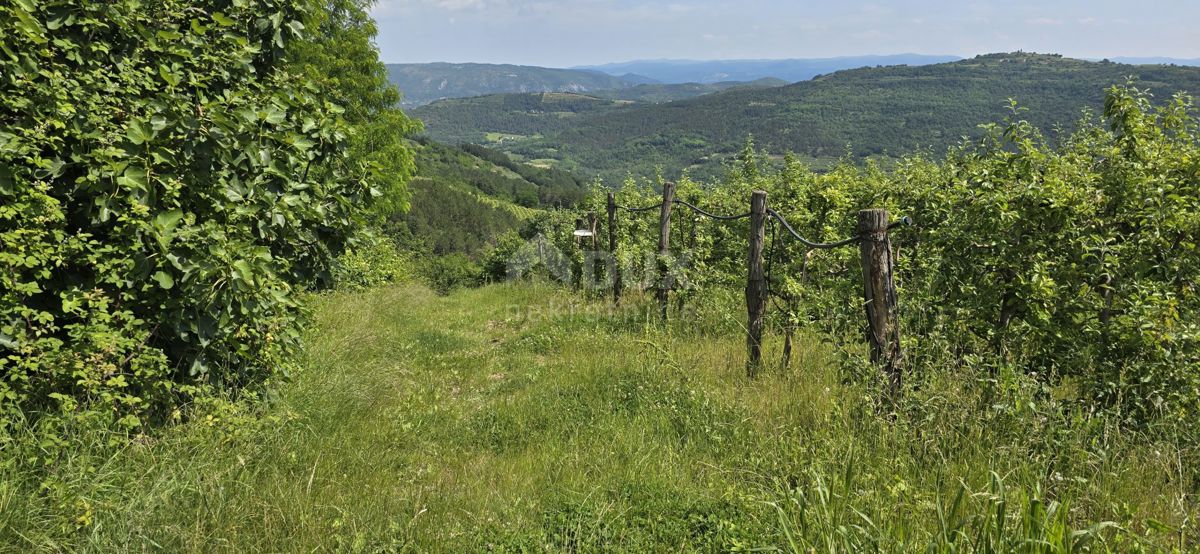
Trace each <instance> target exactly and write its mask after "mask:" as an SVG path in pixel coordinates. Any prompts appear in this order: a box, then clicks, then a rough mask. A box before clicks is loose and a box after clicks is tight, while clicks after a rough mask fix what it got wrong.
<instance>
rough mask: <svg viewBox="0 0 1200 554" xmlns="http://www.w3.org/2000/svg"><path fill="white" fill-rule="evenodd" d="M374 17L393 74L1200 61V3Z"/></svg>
mask: <svg viewBox="0 0 1200 554" xmlns="http://www.w3.org/2000/svg"><path fill="white" fill-rule="evenodd" d="M372 13H373V15H374V16H375V18H376V20H377V21H378V24H379V37H378V44H379V47H380V52H381V57H382V58H383V60H384V61H386V62H397V63H401V62H431V61H451V62H488V63H516V64H527V65H544V66H553V67H565V66H572V65H584V64H597V63H605V62H619V61H627V60H632V59H659V58H691V59H737V58H809V57H831V56H843V55H862V54H898V53H920V54H956V55H960V56H968V55H974V54H980V53H987V52H999V51H1013V50H1026V51H1034V52H1053V53H1059V54H1064V55H1067V56H1073V57H1090V58H1104V57H1118V56H1169V57H1176V58H1200V1H1198V0H1139V1H1129V0H1037V1H1031V0H1008V1H975V0H911V1H905V2H886V1H879V0H876V1H860V0H843V1H838V0H826V1H808V0H795V1H786V0H740V1H737V0H730V1H726V0H699V1H685V0H661V1H660V0H641V1H635V0H558V1H552V0H379V3H378V4H377V5H376V7H375V8H374V10H373V12H372Z"/></svg>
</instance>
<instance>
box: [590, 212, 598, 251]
mask: <svg viewBox="0 0 1200 554" xmlns="http://www.w3.org/2000/svg"><path fill="white" fill-rule="evenodd" d="M588 231H591V232H592V251H593V252H595V251H596V241H597V240H598V239H597V238H596V212H588Z"/></svg>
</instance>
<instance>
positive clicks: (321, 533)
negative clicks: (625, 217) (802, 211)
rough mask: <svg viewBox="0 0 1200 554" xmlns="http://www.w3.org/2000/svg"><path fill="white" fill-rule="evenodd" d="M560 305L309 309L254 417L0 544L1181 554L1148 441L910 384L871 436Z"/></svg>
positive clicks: (736, 349) (943, 383)
mask: <svg viewBox="0 0 1200 554" xmlns="http://www.w3.org/2000/svg"><path fill="white" fill-rule="evenodd" d="M571 298H573V297H572V296H570V295H569V294H568V293H564V292H559V291H555V290H553V289H546V288H539V287H535V286H492V287H485V288H482V289H478V290H471V291H465V292H462V293H457V294H455V295H453V296H450V297H438V296H435V295H434V294H433V293H431V292H429V291H428V290H426V289H424V288H421V287H417V286H401V287H396V288H388V289H380V290H373V291H367V292H361V293H353V294H350V293H339V294H335V295H331V296H328V297H324V298H322V299H321V300H320V301H319V306H318V309H317V311H316V313H317V321H316V324H315V326H314V328H313V330H312V331H311V332H310V336H309V354H308V356H307V358H306V359H305V360H303V363H302V366H303V367H302V368H300V369H299V370H298V371H297V372H296V375H295V378H294V380H293V381H292V382H290V383H288V384H286V385H285V386H283V387H282V389H281V392H280V397H279V398H277V399H275V400H274V402H273V404H272V405H271V406H270V407H269V408H268V409H267V411H266V417H265V418H260V417H257V415H256V414H240V413H229V414H220V413H218V414H216V418H215V419H214V420H212V421H201V422H196V423H193V424H189V425H185V426H183V427H181V428H179V429H177V430H172V431H171V432H169V433H167V436H165V437H164V438H162V439H160V440H157V441H155V442H150V443H146V444H142V445H137V446H135V447H132V448H127V449H125V450H123V451H121V452H118V453H116V454H106V455H103V456H101V455H88V454H87V453H83V454H81V455H80V456H79V457H78V459H75V460H71V461H70V463H69V464H67V465H66V466H65V467H64V468H63V469H62V472H61V479H60V481H61V482H60V484H59V486H60V487H61V490H59V489H51V490H49V491H43V493H41V496H42V498H41V499H40V500H39V499H36V498H31V496H36V495H31V494H30V491H28V490H23V489H21V488H20V487H19V486H12V485H9V484H6V481H4V480H3V479H0V513H3V514H4V516H3V518H4V519H2V520H0V539H3V541H2V544H8V545H11V546H14V547H16V548H15V549H16V550H37V549H40V550H47V551H52V550H58V549H76V548H79V549H88V550H113V549H121V550H158V549H164V550H168V551H212V550H228V551H264V552H283V551H287V552H299V551H312V550H340V551H381V550H415V551H446V552H472V551H483V550H487V549H491V550H499V551H504V550H509V551H512V550H516V551H521V550H524V551H575V550H583V551H592V550H597V549H601V548H603V549H606V550H618V551H622V550H623V551H651V550H652V551H695V550H700V551H728V550H731V549H736V548H741V547H747V548H753V547H780V548H783V549H785V550H788V549H795V550H803V551H807V550H809V549H816V550H818V551H830V550H833V551H839V550H840V551H846V550H853V551H862V550H873V549H880V550H884V551H909V550H924V549H925V548H926V547H928V546H930V545H934V546H936V547H938V548H943V547H946V546H947V544H948V543H949V542H952V541H954V542H957V543H959V544H967V545H971V546H974V547H975V548H982V547H983V545H992V546H995V547H997V548H998V549H999V550H1007V549H1008V548H1011V547H1015V546H1016V545H1020V544H1025V543H1022V542H1021V541H1023V540H1027V539H1036V540H1041V541H1047V544H1051V543H1052V541H1053V537H1056V536H1060V543H1061V544H1063V545H1067V544H1069V543H1070V542H1071V541H1073V540H1075V539H1073V538H1072V537H1071V535H1070V531H1072V530H1076V529H1085V530H1086V528H1087V527H1088V526H1090V525H1092V524H1093V523H1095V522H1100V521H1112V522H1114V525H1120V526H1122V527H1123V528H1126V529H1128V533H1120V534H1119V533H1117V532H1116V531H1114V529H1113V528H1103V529H1098V531H1100V532H1101V536H1102V537H1103V538H1105V539H1106V540H1108V541H1109V542H1108V544H1107V547H1108V548H1115V549H1118V550H1128V549H1130V548H1137V547H1139V546H1143V547H1144V546H1146V545H1150V546H1153V547H1166V548H1170V547H1173V546H1174V547H1179V546H1181V545H1182V546H1183V547H1186V545H1187V544H1191V545H1193V546H1194V545H1195V543H1194V542H1193V543H1188V542H1186V541H1189V540H1190V541H1194V540H1195V530H1194V527H1187V526H1188V525H1192V526H1194V525H1195V518H1196V514H1197V511H1196V506H1195V504H1194V500H1192V498H1193V496H1191V495H1192V494H1194V493H1190V492H1189V491H1188V490H1186V485H1185V484H1183V483H1180V482H1179V480H1178V479H1173V476H1174V475H1178V474H1180V471H1181V468H1180V467H1179V464H1180V463H1182V462H1180V461H1179V458H1178V456H1175V457H1173V454H1172V451H1171V450H1170V448H1172V446H1171V445H1146V444H1144V443H1141V442H1138V441H1134V440H1131V439H1127V438H1126V437H1125V436H1123V435H1122V434H1121V433H1119V432H1116V431H1114V430H1111V429H1092V428H1089V427H1088V425H1091V427H1095V425H1094V424H1089V423H1086V422H1085V423H1079V422H1071V421H1060V420H1058V419H1056V416H1054V415H1050V414H1047V413H1040V412H1036V411H1030V410H1033V409H1034V408H1033V407H1032V404H1031V406H1030V407H1029V408H1025V407H1022V406H1019V405H1018V406H1007V407H1006V406H1000V407H995V408H993V409H985V410H980V409H979V406H978V403H977V401H976V400H975V399H974V396H972V393H970V392H969V391H968V390H967V389H968V388H969V386H970V383H968V382H966V381H965V380H963V379H961V378H955V377H954V376H944V377H936V376H935V377H932V378H931V381H930V383H929V386H928V389H927V390H929V391H936V392H924V393H920V394H918V395H916V396H917V398H914V399H913V406H912V407H911V408H910V410H909V412H908V415H905V416H904V417H903V418H901V419H900V420H898V421H895V422H889V421H886V420H885V419H882V418H880V417H878V416H876V415H875V413H874V406H873V403H872V401H871V395H870V394H869V393H868V392H867V391H866V390H865V389H863V388H862V387H859V386H856V385H846V384H843V378H842V377H841V374H840V372H839V370H838V369H837V367H838V365H837V364H836V363H835V362H834V361H833V360H832V358H831V356H832V353H831V349H830V347H828V346H824V345H822V344H820V343H817V342H813V341H805V340H804V339H801V342H800V345H799V347H798V348H797V350H798V352H799V358H798V359H797V360H796V361H795V363H794V364H793V368H792V370H791V371H788V372H782V371H779V370H772V371H768V372H767V373H766V375H764V376H762V377H760V378H759V379H758V380H756V381H753V382H750V381H747V380H746V379H745V377H744V376H743V368H742V364H743V357H742V356H743V355H744V354H743V348H744V345H743V343H742V338H741V335H740V334H739V333H738V332H737V316H738V315H740V314H739V313H738V312H737V311H736V310H732V311H730V310H720V311H714V312H713V313H709V314H701V315H699V316H697V317H695V318H690V319H687V320H685V321H681V322H678V323H677V324H676V325H675V326H673V327H672V328H669V329H658V328H654V327H645V326H643V325H642V324H640V323H639V322H638V319H637V318H636V317H633V316H636V314H637V312H636V311H634V312H631V313H630V314H625V315H626V316H627V317H614V316H612V314H605V313H598V312H597V310H598V308H599V306H601V305H600V304H591V305H589V304H578V302H579V301H578V300H575V301H574V302H576V303H575V304H573V303H572V300H571ZM720 313H727V314H729V315H727V316H726V317H725V318H724V319H722V318H721V316H720V315H715V314H720ZM700 321H703V322H704V324H703V325H701V324H699V323H698V322H700ZM772 342H773V343H777V342H778V341H772ZM773 346H774V347H776V348H777V347H778V345H777V344H773ZM768 355H769V358H768V359H776V356H777V353H776V352H775V351H770V352H768ZM99 451H102V450H101V449H98V452H99ZM960 492H961V493H963V494H962V496H961V497H959V493H960ZM956 498H957V499H958V500H957V501H956ZM80 499H82V500H80ZM997 513H999V514H1000V515H1001V517H999V518H996V517H995V515H996V514H997ZM80 518H84V519H82V520H81V519H80ZM1189 518H1190V519H1189ZM1150 519H1153V520H1154V521H1156V522H1160V523H1161V524H1162V525H1163V526H1165V528H1167V529H1168V531H1154V530H1153V529H1151V528H1149V527H1147V523H1146V522H1147V521H1149V520H1150ZM1189 522H1190V523H1189ZM1181 528H1182V529H1183V532H1182V533H1180V532H1179V529H1181ZM1171 529H1173V531H1172V530H1171ZM1189 529H1190V530H1189ZM956 530H957V531H960V532H956ZM1156 533H1157V534H1156ZM1189 533H1190V534H1189ZM1135 535H1136V536H1135ZM1188 537H1191V538H1188ZM1085 538H1086V537H1085ZM1145 541H1153V542H1145ZM1151 549H1153V548H1151ZM968 550H969V549H968ZM1045 551H1049V552H1055V551H1062V550H1060V549H1053V548H1051V549H1048V550H1045Z"/></svg>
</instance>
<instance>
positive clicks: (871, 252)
mask: <svg viewBox="0 0 1200 554" xmlns="http://www.w3.org/2000/svg"><path fill="white" fill-rule="evenodd" d="M887 228H888V213H887V210H863V211H860V212H858V234H859V236H860V237H862V241H861V242H860V243H859V248H860V253H861V257H862V271H863V301H864V305H865V306H866V311H867V325H868V331H867V340H868V342H870V343H871V362H872V363H874V364H875V365H877V366H879V368H880V370H881V371H883V374H884V378H885V379H887V387H888V390H887V395H888V398H887V400H888V401H889V402H895V401H896V400H898V399H899V395H900V387H901V385H902V384H903V381H902V380H903V361H904V354H903V352H902V351H901V350H900V324H899V321H898V320H897V310H896V304H897V301H896V283H895V281H894V279H893V275H892V269H893V259H892V243H891V240H890V239H889V238H888V232H887Z"/></svg>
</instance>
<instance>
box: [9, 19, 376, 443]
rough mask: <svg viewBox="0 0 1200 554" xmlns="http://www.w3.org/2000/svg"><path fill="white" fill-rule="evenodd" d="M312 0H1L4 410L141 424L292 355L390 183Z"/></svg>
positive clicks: (250, 381) (255, 376) (256, 378)
mask: <svg viewBox="0 0 1200 554" xmlns="http://www.w3.org/2000/svg"><path fill="white" fill-rule="evenodd" d="M299 6H300V4H298V3H297V1H295V0H239V1H236V2H233V3H229V2H225V1H220V0H200V1H187V2H180V1H174V0H168V1H165V2H150V3H146V2H140V1H137V0H114V1H105V2H78V1H68V0H20V1H17V2H6V3H4V4H3V5H0V44H2V45H3V51H4V56H0V121H3V122H4V126H3V127H2V128H0V266H2V267H0V375H2V376H3V378H2V379H0V427H3V426H4V425H5V423H4V422H7V421H8V419H9V417H10V416H13V415H14V414H15V413H16V412H18V411H24V412H26V413H27V414H30V415H31V417H36V415H37V414H43V413H46V412H49V411H55V410H65V411H68V412H70V413H75V414H78V415H83V414H90V415H89V416H88V417H98V418H100V419H106V420H116V421H120V422H121V423H122V424H123V425H124V426H126V427H135V426H137V425H138V424H139V423H140V422H144V421H145V418H146V417H147V416H152V417H163V416H164V415H166V413H168V410H167V408H169V407H172V406H173V405H174V401H175V400H177V399H178V398H179V395H181V394H184V395H187V394H195V393H197V392H198V391H200V390H201V389H202V388H204V387H210V386H217V387H222V388H227V389H232V390H238V389H241V388H243V387H248V386H254V385H257V384H259V383H262V382H263V381H265V380H268V379H270V378H272V377H274V376H276V375H279V373H280V371H281V370H282V369H283V368H285V367H286V364H287V360H288V357H289V354H290V353H291V352H292V351H293V349H294V347H295V346H296V343H297V340H298V334H297V332H298V323H299V322H300V320H301V317H302V310H301V306H299V305H298V303H297V300H296V298H295V295H294V292H295V290H296V288H297V287H304V286H308V285H310V284H313V283H317V282H322V281H326V280H328V278H329V269H330V264H331V263H332V261H333V258H334V256H335V255H336V254H338V253H339V252H340V251H341V249H342V247H343V245H344V244H345V241H346V239H347V237H348V236H349V234H350V232H351V231H352V230H353V229H354V228H355V227H356V225H357V220H358V214H359V212H360V209H361V208H362V207H363V206H368V205H370V203H371V199H372V195H371V191H370V190H369V188H368V187H367V185H365V184H364V181H363V180H362V179H360V177H361V176H362V175H361V173H362V172H361V168H360V167H356V166H355V165H351V164H348V163H345V159H344V155H343V152H344V149H345V146H346V144H347V137H349V136H350V135H351V134H352V130H351V129H350V128H348V127H347V126H346V125H345V124H344V123H343V122H342V121H341V118H340V116H339V114H340V112H341V109H340V108H338V107H337V106H335V105H332V104H329V103H326V102H323V101H322V100H320V98H319V97H318V95H317V94H316V91H315V90H314V89H311V88H308V87H306V86H305V84H304V81H303V80H298V79H296V78H294V77H293V75H291V74H289V73H287V72H285V71H284V70H283V67H284V65H283V63H284V59H283V53H284V51H285V50H284V49H285V47H286V46H287V45H288V44H289V43H290V42H292V41H294V40H296V39H297V37H299V36H301V33H302V32H303V25H302V24H300V20H301V19H302V18H303V16H304V14H303V12H302V10H301V9H300V7H299Z"/></svg>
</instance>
